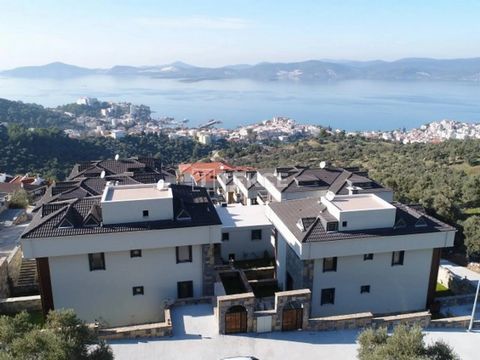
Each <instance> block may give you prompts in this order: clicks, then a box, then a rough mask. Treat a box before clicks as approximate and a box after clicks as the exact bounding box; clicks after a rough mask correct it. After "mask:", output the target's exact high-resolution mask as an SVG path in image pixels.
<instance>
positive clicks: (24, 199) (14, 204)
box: [9, 189, 30, 209]
mask: <svg viewBox="0 0 480 360" xmlns="http://www.w3.org/2000/svg"><path fill="white" fill-rule="evenodd" d="M29 200H30V197H29V196H28V193H27V192H26V191H25V190H23V189H20V190H15V191H14V192H13V194H12V195H11V196H10V201H9V207H10V208H12V209H25V208H26V207H27V206H28V204H29V202H30V201H29Z"/></svg>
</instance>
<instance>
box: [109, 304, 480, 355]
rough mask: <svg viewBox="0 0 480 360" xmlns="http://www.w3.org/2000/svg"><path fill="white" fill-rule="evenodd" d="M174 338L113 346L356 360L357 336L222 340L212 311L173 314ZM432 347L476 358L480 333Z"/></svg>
mask: <svg viewBox="0 0 480 360" xmlns="http://www.w3.org/2000/svg"><path fill="white" fill-rule="evenodd" d="M172 317H173V319H172V320H173V325H174V329H175V331H174V336H173V337H171V338H165V339H160V340H121V341H112V342H111V343H110V344H111V345H112V348H113V351H114V354H115V359H118V360H127V359H128V360H134V359H145V360H147V359H152V360H153V359H162V360H169V359H179V360H180V359H181V360H185V359H186V360H197V359H198V360H203V359H205V360H217V359H222V358H224V357H227V356H238V355H254V356H256V357H258V358H259V359H260V360H277V359H288V360H309V359H312V360H313V359H315V360H319V359H339V360H344V359H355V358H356V352H357V345H356V342H355V340H356V338H357V335H358V333H357V331H353V330H345V331H336V332H335V331H328V332H302V331H298V332H297V331H296V332H275V333H267V334H249V335H246V334H245V335H238V336H234V335H228V336H224V335H219V334H217V330H216V327H215V319H214V317H213V313H212V308H211V307H210V306H208V305H196V306H185V307H181V308H177V309H175V310H174V311H173V314H172ZM426 334H427V336H426V340H427V341H428V342H430V341H434V340H436V339H444V340H445V341H446V342H448V343H449V344H451V345H453V346H454V347H455V350H456V351H457V353H458V354H459V355H460V356H461V358H462V359H467V360H468V359H475V358H476V355H478V354H476V351H475V349H474V345H475V344H477V343H478V342H479V341H480V333H475V332H473V333H467V332H465V331H442V332H439V331H428V332H427V333H426Z"/></svg>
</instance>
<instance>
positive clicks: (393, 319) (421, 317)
mask: <svg viewBox="0 0 480 360" xmlns="http://www.w3.org/2000/svg"><path fill="white" fill-rule="evenodd" d="M430 318H431V314H430V312H429V311H420V312H414V313H407V314H398V315H388V316H381V317H375V318H373V319H372V326H373V327H376V328H378V327H387V328H394V327H396V326H397V325H399V324H403V325H407V326H413V325H419V326H420V327H422V328H426V327H428V324H429V323H430Z"/></svg>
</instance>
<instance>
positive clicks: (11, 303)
mask: <svg viewBox="0 0 480 360" xmlns="http://www.w3.org/2000/svg"><path fill="white" fill-rule="evenodd" d="M24 310H25V311H28V312H32V311H42V301H41V299H40V295H33V296H19V297H12V298H6V299H2V300H0V313H1V314H16V313H19V312H21V311H24Z"/></svg>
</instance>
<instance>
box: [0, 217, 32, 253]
mask: <svg viewBox="0 0 480 360" xmlns="http://www.w3.org/2000/svg"><path fill="white" fill-rule="evenodd" d="M27 226H28V224H22V225H11V226H3V225H1V224H0V257H3V256H8V255H9V254H10V251H12V250H13V249H14V248H15V246H17V245H19V244H20V235H21V234H22V233H23V231H24V230H25V229H26V227H27Z"/></svg>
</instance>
